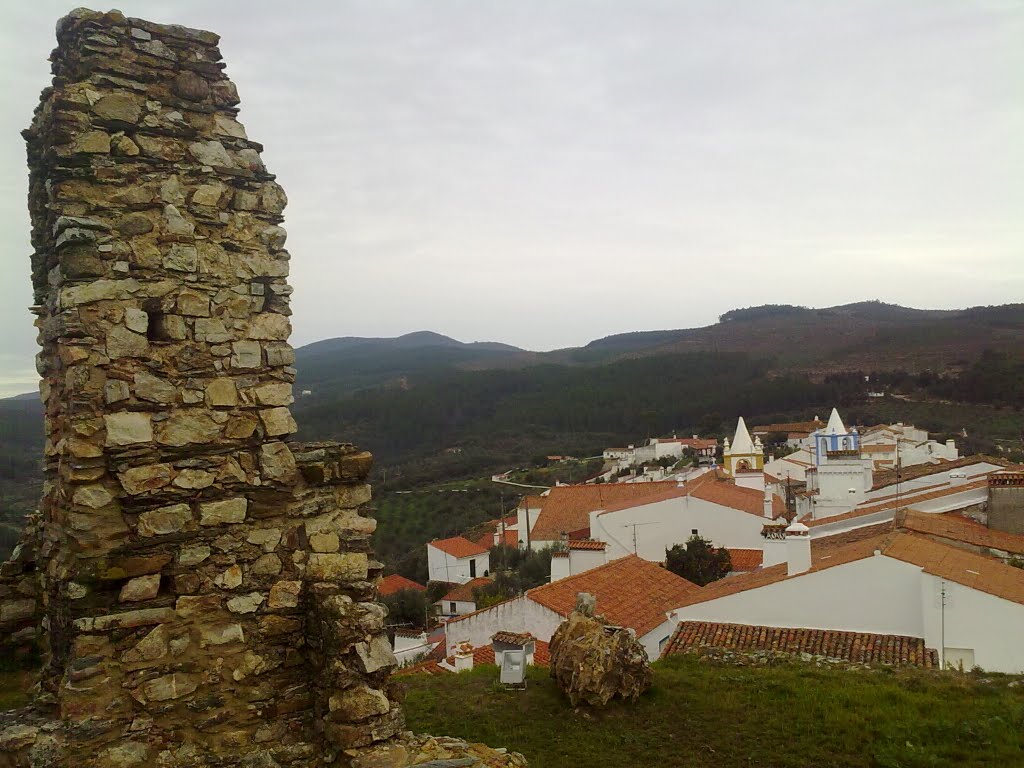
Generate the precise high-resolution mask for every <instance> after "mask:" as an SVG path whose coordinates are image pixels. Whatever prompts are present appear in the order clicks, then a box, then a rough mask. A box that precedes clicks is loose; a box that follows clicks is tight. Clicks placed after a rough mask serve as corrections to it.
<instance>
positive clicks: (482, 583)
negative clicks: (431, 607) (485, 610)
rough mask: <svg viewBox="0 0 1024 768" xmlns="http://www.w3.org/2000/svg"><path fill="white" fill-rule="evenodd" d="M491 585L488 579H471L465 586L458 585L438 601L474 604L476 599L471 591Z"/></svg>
mask: <svg viewBox="0 0 1024 768" xmlns="http://www.w3.org/2000/svg"><path fill="white" fill-rule="evenodd" d="M490 583H491V580H490V579H471V580H469V581H467V582H466V583H465V584H459V585H458V586H457V587H455V589H453V590H451V591H450V592H449V593H448V594H446V595H445V596H444V597H442V598H441V599H440V600H438V602H439V603H449V602H460V603H473V602H476V598H475V597H473V590H474V589H480V588H481V587H486V586H487V585H488V584H490Z"/></svg>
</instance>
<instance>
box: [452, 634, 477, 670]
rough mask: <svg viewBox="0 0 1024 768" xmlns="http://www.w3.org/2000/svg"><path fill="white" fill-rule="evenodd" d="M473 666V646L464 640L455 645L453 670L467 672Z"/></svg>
mask: <svg viewBox="0 0 1024 768" xmlns="http://www.w3.org/2000/svg"><path fill="white" fill-rule="evenodd" d="M472 668H473V646H472V645H471V644H470V643H469V641H468V640H464V641H462V642H461V643H459V644H458V645H456V646H455V671H456V672H468V671H469V670H471V669H472Z"/></svg>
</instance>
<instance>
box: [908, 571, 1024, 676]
mask: <svg viewBox="0 0 1024 768" xmlns="http://www.w3.org/2000/svg"><path fill="white" fill-rule="evenodd" d="M941 584H942V580H941V579H939V578H938V577H936V576H932V575H931V574H922V579H921V598H920V599H921V605H922V608H923V611H924V625H925V626H924V638H925V645H926V646H928V647H929V648H936V649H942V648H967V649H971V650H973V651H974V663H975V664H976V665H977V666H979V667H981V668H982V669H985V670H988V671H990V672H1007V673H1013V674H1019V673H1024V605H1020V604H1019V603H1014V602H1011V601H1009V600H1004V599H1003V598H1000V597H996V596H995V595H990V594H987V593H985V592H979V591H978V590H975V589H971V588H970V587H965V586H961V585H960V584H955V583H953V582H950V581H948V580H947V581H946V582H945V588H946V600H945V603H946V604H945V608H943V605H942V603H943V601H942V598H941V593H940V590H941V588H942V587H941ZM943 614H945V616H943ZM943 619H945V621H943ZM943 624H945V630H944V631H943ZM943 634H944V635H945V637H943ZM943 641H944V642H943Z"/></svg>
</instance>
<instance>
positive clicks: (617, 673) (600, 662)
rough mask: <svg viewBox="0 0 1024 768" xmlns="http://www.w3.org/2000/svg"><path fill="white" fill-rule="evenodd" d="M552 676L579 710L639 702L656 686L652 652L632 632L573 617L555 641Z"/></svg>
mask: <svg viewBox="0 0 1024 768" xmlns="http://www.w3.org/2000/svg"><path fill="white" fill-rule="evenodd" d="M550 647H551V676H552V677H553V678H555V682H557V683H558V687H559V688H561V689H562V690H563V691H564V692H565V694H566V695H567V696H568V697H569V701H570V702H572V705H573V706H574V707H575V706H576V705H577V704H579V703H580V702H583V703H584V704H590V705H591V706H596V707H602V706H604V705H605V704H607V703H608V702H609V701H611V700H612V699H613V698H615V697H616V696H618V697H620V698H622V699H625V700H627V701H636V699H637V698H638V697H639V696H640V694H641V693H643V692H644V691H646V690H647V689H648V688H649V687H650V685H651V665H650V662H649V661H648V659H647V651H645V650H644V647H643V646H642V645H641V644H640V642H639V641H638V640H637V639H636V635H635V634H634V633H633V631H632V630H629V629H626V628H625V627H610V626H607V625H605V623H604V622H603V621H600V620H599V618H594V617H593V616H589V615H587V614H586V612H582V611H579V610H577V611H573V612H572V613H571V614H569V618H568V619H566V620H565V621H564V622H563V623H562V625H561V626H560V627H559V628H558V629H557V630H555V634H554V636H553V637H552V638H551V644H550Z"/></svg>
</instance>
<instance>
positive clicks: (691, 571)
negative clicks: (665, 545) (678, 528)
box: [665, 536, 732, 587]
mask: <svg viewBox="0 0 1024 768" xmlns="http://www.w3.org/2000/svg"><path fill="white" fill-rule="evenodd" d="M665 567H666V568H668V569H669V570H670V571H672V573H674V574H676V575H677V576H682V577H683V578H684V579H686V580H687V581H692V582H693V583H694V584H696V585H698V586H701V587H703V586H704V585H705V584H710V583H711V582H712V581H718V579H720V578H722V577H723V576H725V575H726V574H727V573H729V571H731V570H732V559H731V558H730V557H729V552H728V550H726V549H725V548H724V547H722V548H720V549H715V548H714V547H713V546H711V542H710V541H708V540H707V539H704V538H701V537H700V536H691V537H690V538H689V540H688V541H687V542H686V544H685V545H680V544H676V545H675V546H673V547H672V548H671V549H666V550H665Z"/></svg>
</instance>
